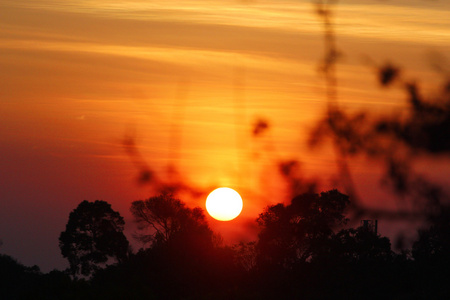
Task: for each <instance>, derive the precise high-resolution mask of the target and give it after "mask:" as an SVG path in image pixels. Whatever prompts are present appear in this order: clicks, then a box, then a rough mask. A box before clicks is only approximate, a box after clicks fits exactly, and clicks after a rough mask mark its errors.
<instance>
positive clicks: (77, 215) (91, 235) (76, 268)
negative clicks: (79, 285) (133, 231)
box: [59, 200, 128, 276]
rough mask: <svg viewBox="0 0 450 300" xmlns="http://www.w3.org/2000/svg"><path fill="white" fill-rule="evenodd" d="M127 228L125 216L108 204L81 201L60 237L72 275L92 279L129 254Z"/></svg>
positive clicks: (61, 247)
mask: <svg viewBox="0 0 450 300" xmlns="http://www.w3.org/2000/svg"><path fill="white" fill-rule="evenodd" d="M124 226H125V222H124V220H123V218H122V216H120V214H119V213H118V212H116V211H114V210H113V209H112V208H111V205H110V204H109V203H107V202H105V201H100V200H96V201H95V202H88V201H86V200H84V201H83V202H81V203H80V204H79V205H78V207H77V208H76V209H74V210H73V211H72V212H71V213H70V215H69V221H68V223H67V225H66V230H65V231H63V232H61V235H60V237H59V247H60V249H61V253H62V255H63V256H64V257H65V258H67V259H68V260H69V264H70V272H71V274H72V275H77V274H82V275H85V276H89V275H91V274H92V273H94V272H95V271H97V270H98V269H99V268H100V267H101V266H102V265H105V264H107V263H108V262H110V261H111V260H113V261H114V260H115V261H119V262H120V261H121V260H123V259H124V258H125V257H126V256H127V252H128V240H127V239H126V237H125V235H124V234H123V229H124Z"/></svg>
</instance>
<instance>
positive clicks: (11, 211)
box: [0, 0, 450, 271]
mask: <svg viewBox="0 0 450 300" xmlns="http://www.w3.org/2000/svg"><path fill="white" fill-rule="evenodd" d="M362 3H364V4H362ZM334 12H335V22H336V26H335V29H336V33H337V42H338V47H339V49H340V50H341V52H342V53H343V56H342V59H341V60H340V62H339V65H338V73H337V75H338V79H339V101H340V104H341V105H342V107H344V108H347V109H350V110H358V109H370V110H371V111H372V112H375V113H380V114H381V113H385V114H386V113H387V114H395V113H399V112H400V113H401V112H402V109H404V107H405V105H406V104H405V101H404V100H405V96H404V95H403V94H402V93H401V92H400V91H399V90H396V89H392V90H386V89H380V88H379V86H378V85H377V83H376V76H375V70H374V69H375V68H374V66H375V65H380V64H382V63H384V62H386V61H392V62H394V63H395V64H397V65H399V66H401V67H402V69H403V70H404V75H405V76H406V77H407V78H420V85H421V87H422V88H424V89H425V91H432V90H433V89H435V88H437V87H438V84H439V83H440V77H439V75H438V74H437V73H436V72H435V71H434V70H433V68H432V63H433V61H434V60H435V59H436V58H437V57H442V58H441V59H440V60H439V61H440V62H442V64H443V65H445V60H447V64H446V66H447V68H448V67H449V64H448V61H449V59H450V57H448V53H450V19H449V18H448V16H449V15H450V3H449V2H448V1H406V0H404V1H399V0H393V1H370V0H369V1H355V0H354V1H340V2H339V4H338V5H336V7H335V11H334ZM322 30H323V26H322V24H321V23H320V19H319V18H318V17H317V16H316V14H315V13H314V6H313V5H312V4H311V2H310V1H306V0H305V1H304V0H297V1H293V0H292V1H257V0H254V1H225V2H224V1H212V0H209V1H206V0H203V1H201V0H189V1H175V0H170V1H168V0H165V1H159V0H156V1H119V2H118V1H106V0H89V1H88V0H85V1H81V0H78V1H74V0H67V1H64V2H63V3H62V2H61V1H50V0H36V1H25V0H15V1H4V0H0V70H1V71H0V125H1V126H0V146H1V148H0V153H1V155H0V179H1V180H0V239H1V240H2V241H3V245H2V246H1V248H0V252H1V253H5V254H9V255H12V256H14V257H16V258H18V260H19V261H21V262H22V263H24V264H25V265H33V264H37V265H39V266H40V267H42V270H44V271H49V270H51V269H53V268H59V269H62V268H64V267H65V266H66V262H65V261H64V259H63V258H62V256H61V255H60V252H59V248H58V236H59V234H60V232H61V231H63V230H64V228H65V225H66V223H67V220H68V216H69V213H70V211H71V210H73V209H74V208H75V207H76V206H77V205H78V204H79V203H80V202H81V201H82V200H84V199H86V200H89V201H93V200H96V199H101V200H105V201H107V202H109V203H111V204H112V207H113V209H115V210H118V211H119V212H120V213H121V214H122V215H123V216H124V217H125V220H126V222H127V229H126V231H127V235H128V237H129V238H130V239H131V236H130V233H131V232H132V231H133V223H132V220H131V216H130V213H129V207H130V204H131V202H132V201H134V200H139V199H144V198H148V197H149V196H151V192H150V191H149V189H148V187H147V186H138V185H137V184H136V180H135V179H136V176H137V171H138V170H137V169H136V167H135V166H134V165H133V164H132V162H131V160H130V157H128V156H127V155H126V153H125V151H124V149H123V145H122V141H123V140H124V138H125V137H126V136H132V137H133V138H134V140H135V142H136V145H137V148H138V149H139V151H140V153H141V154H142V155H143V157H144V159H145V161H146V163H147V164H148V165H149V166H150V167H151V168H152V170H154V171H156V172H157V174H158V175H159V176H160V177H161V178H165V176H167V166H168V165H175V166H176V168H177V170H178V172H179V174H181V175H180V176H181V177H182V180H183V181H184V182H187V183H188V184H189V185H192V186H195V187H199V188H201V189H205V190H208V189H210V188H211V189H210V190H212V189H213V188H215V187H218V186H229V187H233V188H235V189H236V190H237V191H239V193H241V195H242V197H243V199H244V209H243V212H242V215H241V216H239V217H238V218H237V219H236V220H235V221H232V222H229V223H221V222H218V221H216V222H215V221H213V220H212V219H209V220H210V222H211V226H212V228H213V229H214V230H217V231H218V232H220V233H222V234H223V235H224V237H225V240H226V241H230V242H232V241H238V240H239V239H241V238H246V237H248V234H247V233H248V232H249V231H250V232H251V231H252V230H251V227H252V226H253V225H252V224H253V223H252V222H253V221H254V220H255V218H256V217H257V215H258V213H260V212H261V211H262V209H263V208H264V207H265V206H266V205H268V204H274V203H277V202H280V201H286V199H287V195H288V194H287V193H288V192H287V191H286V187H285V186H284V185H283V182H282V179H281V177H280V176H278V175H276V174H277V172H276V166H277V163H278V162H280V161H283V160H290V159H296V160H299V161H301V163H302V164H301V172H302V174H304V176H305V177H307V178H315V179H318V180H319V181H320V183H321V187H322V188H324V189H325V188H332V187H335V186H334V185H333V176H334V175H335V174H336V170H335V166H334V157H333V153H331V152H330V150H327V149H326V148H325V149H324V150H323V151H309V150H308V147H307V145H306V141H307V139H308V132H309V130H310V129H311V128H312V127H313V125H314V122H317V120H318V119H319V118H320V116H321V114H322V113H323V112H324V110H325V107H326V105H325V104H326V99H325V96H324V81H323V78H322V77H321V75H320V74H319V72H318V65H319V63H320V60H321V58H322V56H323V53H324V52H323V51H324V50H323V32H322ZM258 119H264V120H267V122H268V123H269V124H270V128H269V131H268V133H267V134H265V135H264V136H262V137H259V138H253V137H252V134H251V132H252V126H253V124H255V122H256V120H258ZM427 169H428V172H429V173H430V176H435V175H436V174H438V176H437V178H449V177H450V176H448V175H449V171H448V161H447V162H446V164H444V165H443V164H441V163H439V164H437V163H434V164H433V163H430V164H429V165H428V168H427ZM352 170H353V172H354V174H355V178H356V180H357V183H358V185H359V186H360V187H361V190H362V191H365V192H366V194H367V195H368V196H367V199H368V200H367V201H373V202H374V203H375V201H378V204H379V205H384V203H383V200H380V199H384V194H383V193H382V192H381V191H379V190H378V189H377V187H378V181H377V180H378V178H377V177H376V175H377V174H379V171H380V170H377V168H376V166H373V165H370V164H369V165H368V164H366V163H364V162H362V161H361V162H360V161H356V162H354V164H352ZM183 200H186V201H188V204H189V205H191V206H200V207H202V208H204V201H205V199H203V198H197V199H195V198H188V199H183ZM249 228H250V229H249Z"/></svg>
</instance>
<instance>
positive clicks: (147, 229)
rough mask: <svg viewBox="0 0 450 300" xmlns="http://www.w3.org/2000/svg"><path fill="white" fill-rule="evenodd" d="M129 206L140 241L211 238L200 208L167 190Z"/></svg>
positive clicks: (160, 242) (163, 242) (161, 241)
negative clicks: (190, 206) (164, 192)
mask: <svg viewBox="0 0 450 300" xmlns="http://www.w3.org/2000/svg"><path fill="white" fill-rule="evenodd" d="M130 210H131V213H132V214H133V216H134V218H135V221H136V222H137V224H138V229H139V230H140V232H139V233H138V234H136V236H135V237H136V238H137V239H138V240H139V241H141V242H143V243H150V244H152V245H162V244H167V243H169V242H171V241H173V240H174V239H188V238H193V237H195V236H201V239H203V241H206V240H207V241H208V242H211V243H212V242H213V239H214V234H213V232H212V230H211V229H210V228H209V226H208V223H207V222H206V219H205V215H204V214H203V210H202V209H201V208H199V207H196V208H193V209H191V208H189V207H187V206H186V205H185V204H184V203H183V202H181V201H180V200H178V199H175V198H173V196H172V195H170V194H161V195H159V196H156V197H151V198H149V199H147V200H145V201H143V200H139V201H134V202H133V203H132V204H131V208H130Z"/></svg>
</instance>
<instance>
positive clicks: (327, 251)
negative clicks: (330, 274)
mask: <svg viewBox="0 0 450 300" xmlns="http://www.w3.org/2000/svg"><path fill="white" fill-rule="evenodd" d="M315 253H316V257H314V259H316V260H323V259H326V260H328V261H331V260H333V261H334V262H336V261H339V262H342V263H367V262H388V261H390V260H392V259H393V257H394V253H393V252H392V250H391V242H390V241H389V239H388V238H387V237H381V236H380V235H378V234H376V233H375V232H373V231H371V230H368V229H367V228H365V227H363V226H361V227H358V228H356V229H354V228H349V229H342V230H340V231H339V232H337V233H336V234H333V235H332V236H331V237H330V239H329V241H328V243H326V244H325V245H322V247H321V248H319V249H316V251H315Z"/></svg>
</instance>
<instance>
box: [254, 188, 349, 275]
mask: <svg viewBox="0 0 450 300" xmlns="http://www.w3.org/2000/svg"><path fill="white" fill-rule="evenodd" d="M348 203H349V199H348V196H346V195H344V194H341V193H339V192H338V191H337V190H331V191H328V192H322V193H321V194H320V195H319V194H312V193H310V194H302V195H300V196H297V197H295V198H294V199H292V202H291V204H289V205H287V206H285V205H283V204H281V203H280V204H277V205H273V206H269V207H268V208H267V209H266V210H265V212H264V213H262V214H260V215H259V218H258V224H259V226H260V227H261V232H260V234H259V241H258V244H257V252H258V260H259V261H260V262H261V263H267V264H269V265H272V264H280V266H283V267H286V266H289V265H292V264H294V263H298V262H306V261H307V260H308V259H310V258H311V257H312V256H314V255H315V254H316V251H317V249H318V247H320V246H319V245H320V244H321V243H323V242H324V240H326V239H328V238H329V237H330V236H331V235H332V233H333V229H334V228H335V227H336V226H339V225H342V224H344V223H345V222H346V218H345V217H344V210H345V208H346V206H347V205H348Z"/></svg>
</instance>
